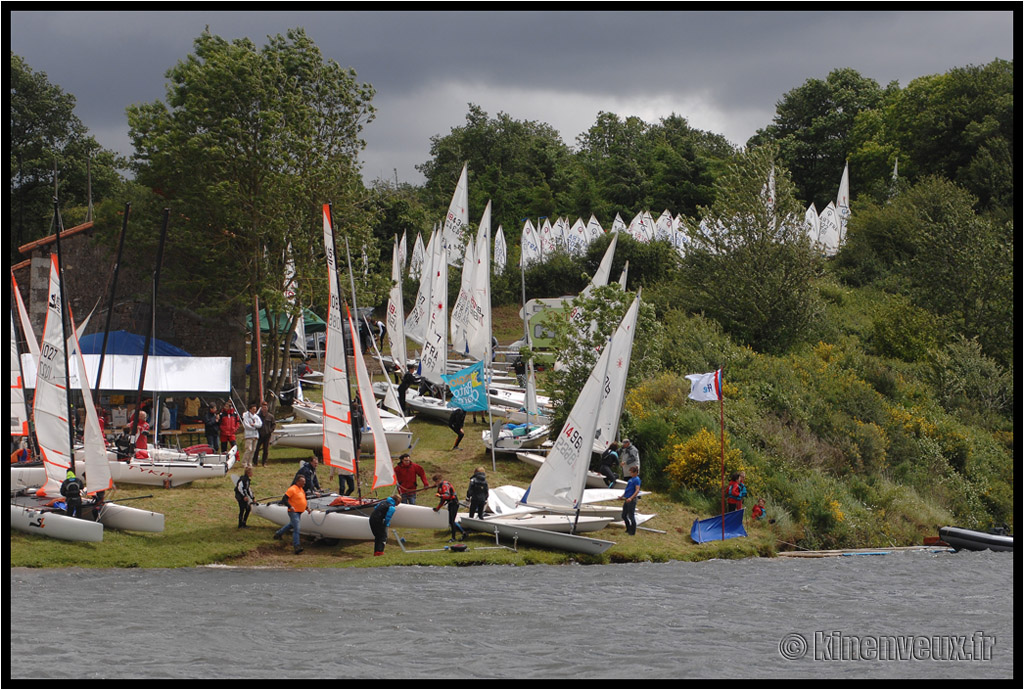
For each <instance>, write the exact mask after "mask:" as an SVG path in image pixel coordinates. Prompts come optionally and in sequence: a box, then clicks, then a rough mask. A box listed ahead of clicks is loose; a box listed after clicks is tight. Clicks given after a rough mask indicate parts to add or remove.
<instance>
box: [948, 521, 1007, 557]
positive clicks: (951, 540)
mask: <svg viewBox="0 0 1024 690" xmlns="http://www.w3.org/2000/svg"><path fill="white" fill-rule="evenodd" d="M939 538H940V539H941V540H942V541H944V542H946V543H947V544H949V545H950V546H952V547H953V548H954V549H957V550H958V551H959V550H960V549H967V550H968V551H984V550H985V549H991V550H993V551H1010V552H1012V551H1013V535H1012V534H1002V533H999V532H997V531H995V530H993V531H992V532H978V531H976V530H973V529H964V528H962V527H942V528H940V529H939Z"/></svg>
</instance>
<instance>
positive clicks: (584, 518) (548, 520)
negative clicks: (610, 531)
mask: <svg viewBox="0 0 1024 690" xmlns="http://www.w3.org/2000/svg"><path fill="white" fill-rule="evenodd" d="M614 519H615V518H614V517H612V516H611V515H608V516H603V517H597V516H592V515H580V516H579V519H577V518H576V516H575V515H561V514H553V513H537V512H519V513H507V514H503V515H488V516H487V517H485V518H483V520H485V521H487V522H490V523H494V524H497V525H504V526H505V527H529V528H531V529H543V530H549V531H551V532H562V533H564V534H569V533H571V532H574V533H576V534H580V533H583V532H596V531H598V530H602V529H604V528H605V527H607V526H608V525H610V524H611V523H612V521H613V520H614Z"/></svg>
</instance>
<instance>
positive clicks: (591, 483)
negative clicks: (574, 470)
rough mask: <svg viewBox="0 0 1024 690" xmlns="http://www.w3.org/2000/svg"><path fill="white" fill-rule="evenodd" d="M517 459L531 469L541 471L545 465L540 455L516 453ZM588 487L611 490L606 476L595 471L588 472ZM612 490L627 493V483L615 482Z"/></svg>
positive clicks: (618, 480) (619, 480)
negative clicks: (605, 478)
mask: <svg viewBox="0 0 1024 690" xmlns="http://www.w3.org/2000/svg"><path fill="white" fill-rule="evenodd" d="M516 457H517V458H519V459H520V460H521V461H522V462H525V463H526V464H527V465H529V466H531V467H536V468H538V469H540V466H541V465H543V464H544V456H543V455H540V454H538V453H516ZM586 485H587V488H590V489H607V488H609V487H608V483H607V482H605V480H604V475H603V474H599V473H597V472H594V471H593V470H587V484H586ZM611 488H612V489H618V490H620V491H625V489H626V482H624V481H622V480H621V479H617V480H616V481H615V485H614V486H612V487H611Z"/></svg>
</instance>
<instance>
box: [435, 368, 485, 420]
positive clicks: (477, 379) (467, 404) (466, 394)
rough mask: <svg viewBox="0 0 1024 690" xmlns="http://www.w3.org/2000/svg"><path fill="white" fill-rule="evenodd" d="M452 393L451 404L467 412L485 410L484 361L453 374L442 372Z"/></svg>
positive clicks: (442, 376)
mask: <svg viewBox="0 0 1024 690" xmlns="http://www.w3.org/2000/svg"><path fill="white" fill-rule="evenodd" d="M441 378H442V379H443V380H444V382H445V383H446V384H448V390H449V391H451V394H452V401H451V402H452V405H454V406H455V407H460V408H462V409H463V410H466V411H467V412H486V411H487V386H486V385H485V381H484V363H483V362H477V363H476V364H474V365H473V366H470V367H466V368H465V369H463V370H462V371H459V372H457V373H455V374H451V375H447V374H442V375H441Z"/></svg>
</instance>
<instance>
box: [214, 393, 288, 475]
mask: <svg viewBox="0 0 1024 690" xmlns="http://www.w3.org/2000/svg"><path fill="white" fill-rule="evenodd" d="M203 426H204V431H205V434H206V445H208V446H209V447H210V449H211V450H212V451H213V452H217V450H218V449H219V450H220V452H221V453H227V452H228V450H230V448H231V447H232V446H234V445H236V438H237V436H238V430H239V428H241V429H242V438H243V440H244V450H243V453H242V465H243V467H252V466H253V465H254V464H256V458H257V457H258V456H259V455H260V452H261V451H262V465H263V466H264V467H266V465H267V455H268V454H269V452H270V437H271V435H272V434H273V433H274V428H275V426H276V420H275V419H274V414H273V412H271V411H270V406H269V405H268V404H267V402H266V401H263V402H261V403H259V404H257V403H255V402H252V403H250V404H249V407H248V409H247V410H246V411H245V412H243V413H242V416H241V418H239V416H238V412H237V411H235V407H234V405H232V404H231V403H230V402H227V403H224V406H223V407H222V408H221V409H220V410H219V411H218V409H217V406H216V405H215V404H213V403H211V404H210V409H209V410H208V411H207V412H206V415H205V416H204V417H203Z"/></svg>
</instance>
